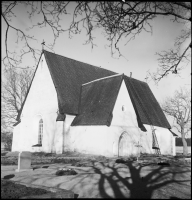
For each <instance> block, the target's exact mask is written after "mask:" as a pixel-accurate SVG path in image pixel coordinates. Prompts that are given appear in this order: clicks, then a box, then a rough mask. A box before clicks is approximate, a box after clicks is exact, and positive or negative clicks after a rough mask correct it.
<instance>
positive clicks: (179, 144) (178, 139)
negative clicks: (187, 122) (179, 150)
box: [175, 137, 191, 147]
mask: <svg viewBox="0 0 192 200" xmlns="http://www.w3.org/2000/svg"><path fill="white" fill-rule="evenodd" d="M186 142H187V146H191V138H186ZM175 144H176V146H177V147H180V146H183V143H182V138H179V137H178V138H176V141H175Z"/></svg>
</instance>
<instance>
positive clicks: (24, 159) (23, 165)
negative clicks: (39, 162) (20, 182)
mask: <svg viewBox="0 0 192 200" xmlns="http://www.w3.org/2000/svg"><path fill="white" fill-rule="evenodd" d="M15 171H16V172H21V171H33V169H32V168H31V153H30V152H29V151H21V152H20V153H19V156H18V169H16V170H15Z"/></svg>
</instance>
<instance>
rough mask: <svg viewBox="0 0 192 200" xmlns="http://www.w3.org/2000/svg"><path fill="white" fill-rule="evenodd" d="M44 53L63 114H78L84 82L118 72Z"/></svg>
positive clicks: (60, 110)
mask: <svg viewBox="0 0 192 200" xmlns="http://www.w3.org/2000/svg"><path fill="white" fill-rule="evenodd" d="M44 55H45V59H46V61H47V64H48V67H49V70H50V73H51V76H52V79H53V82H54V85H55V87H56V91H57V96H58V104H59V112H60V113H62V114H63V113H66V114H78V104H79V96H80V88H81V85H82V84H84V83H87V82H90V81H93V80H95V79H99V78H103V77H106V76H111V75H114V74H116V73H115V72H112V71H109V70H106V69H102V68H100V67H95V66H92V65H89V64H86V63H83V62H79V61H76V60H73V59H70V58H67V57H64V56H60V55H57V54H54V53H50V52H48V51H45V50H44Z"/></svg>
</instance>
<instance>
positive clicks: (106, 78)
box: [82, 73, 124, 86]
mask: <svg viewBox="0 0 192 200" xmlns="http://www.w3.org/2000/svg"><path fill="white" fill-rule="evenodd" d="M122 75H124V73H122V74H115V75H112V76H106V77H103V78H98V79H95V80H93V81H90V82H87V83H84V84H82V86H83V85H87V84H90V83H93V82H96V81H100V80H105V79H108V78H113V77H115V76H122Z"/></svg>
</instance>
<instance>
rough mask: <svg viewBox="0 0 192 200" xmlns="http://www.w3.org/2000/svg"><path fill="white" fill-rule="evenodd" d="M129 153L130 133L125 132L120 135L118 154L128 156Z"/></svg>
mask: <svg viewBox="0 0 192 200" xmlns="http://www.w3.org/2000/svg"><path fill="white" fill-rule="evenodd" d="M129 153H130V152H129V148H128V134H127V132H123V133H122V134H121V136H120V137H119V145H118V156H128V154H129Z"/></svg>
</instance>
